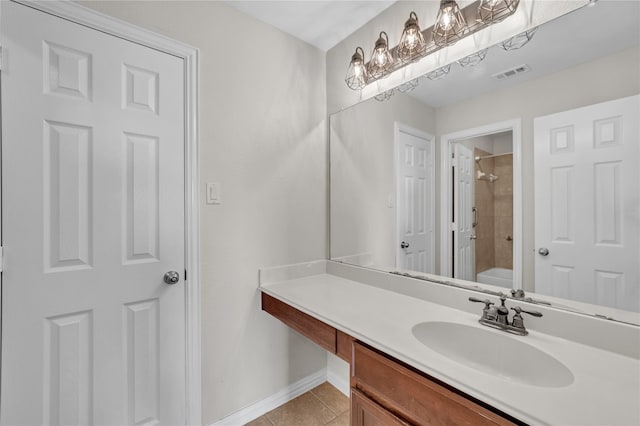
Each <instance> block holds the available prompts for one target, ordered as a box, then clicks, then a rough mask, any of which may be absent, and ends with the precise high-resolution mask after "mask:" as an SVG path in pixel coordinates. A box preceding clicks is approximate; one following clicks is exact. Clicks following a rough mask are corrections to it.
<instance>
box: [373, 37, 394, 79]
mask: <svg viewBox="0 0 640 426" xmlns="http://www.w3.org/2000/svg"><path fill="white" fill-rule="evenodd" d="M392 65H393V56H391V52H389V37H388V36H387V33H385V32H384V31H382V32H380V37H378V40H377V41H376V44H375V47H374V48H373V52H371V62H369V66H368V69H367V72H368V73H369V77H371V78H372V79H378V78H381V77H386V76H387V75H388V74H389V72H391V67H392Z"/></svg>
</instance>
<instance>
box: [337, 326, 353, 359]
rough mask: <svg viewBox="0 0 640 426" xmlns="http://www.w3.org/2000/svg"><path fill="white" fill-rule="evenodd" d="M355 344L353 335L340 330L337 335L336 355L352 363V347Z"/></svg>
mask: <svg viewBox="0 0 640 426" xmlns="http://www.w3.org/2000/svg"><path fill="white" fill-rule="evenodd" d="M352 346H353V337H351V336H349V335H348V334H346V333H343V332H342V331H340V330H338V334H337V336H336V355H338V356H339V357H340V358H342V359H343V360H345V361H347V362H348V363H349V364H351V352H352V349H351V347H352Z"/></svg>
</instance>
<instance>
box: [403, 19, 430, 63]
mask: <svg viewBox="0 0 640 426" xmlns="http://www.w3.org/2000/svg"><path fill="white" fill-rule="evenodd" d="M426 48H427V43H425V41H424V36H423V35H422V31H421V30H420V25H418V15H416V13H415V12H411V13H410V14H409V19H407V22H405V24H404V30H403V31H402V37H400V43H399V44H398V48H397V49H398V50H397V54H398V59H400V60H401V61H402V62H411V61H414V60H416V59H418V57H420V55H421V54H422V53H424V51H425V50H426Z"/></svg>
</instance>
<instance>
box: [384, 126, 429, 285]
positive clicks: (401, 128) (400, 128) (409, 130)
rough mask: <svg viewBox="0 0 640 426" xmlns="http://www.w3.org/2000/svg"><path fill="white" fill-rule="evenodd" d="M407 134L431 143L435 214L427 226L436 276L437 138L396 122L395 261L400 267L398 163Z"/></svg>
mask: <svg viewBox="0 0 640 426" xmlns="http://www.w3.org/2000/svg"><path fill="white" fill-rule="evenodd" d="M401 132H402V133H407V134H409V135H412V136H415V137H418V138H420V139H425V140H427V141H429V143H430V146H431V149H430V150H429V155H430V156H431V161H432V162H433V164H432V165H431V173H430V174H429V186H430V188H431V197H430V199H429V200H428V201H429V205H430V206H433V207H434V209H433V212H432V214H431V221H430V222H429V223H428V224H427V225H428V226H429V227H430V228H431V230H432V234H431V244H430V246H429V248H430V250H431V258H430V259H429V263H430V264H431V266H432V269H433V270H432V271H431V272H430V273H432V274H435V273H436V271H435V267H436V257H435V256H436V235H435V234H436V232H434V231H435V226H436V209H435V205H436V159H435V137H434V136H433V135H432V134H430V133H427V132H425V131H422V130H419V129H416V128H415V127H411V126H409V125H407V124H404V123H401V122H399V121H394V122H393V144H394V163H393V174H394V180H395V189H396V196H395V222H396V223H395V231H396V232H395V240H394V242H393V243H394V244H395V245H396V248H395V250H394V253H395V259H396V267H397V265H398V257H399V256H400V250H401V249H400V246H399V245H398V243H399V241H400V238H399V236H400V232H401V230H400V220H399V218H398V211H399V209H398V206H399V203H398V200H399V198H400V191H401V190H402V188H401V182H400V176H399V170H398V163H399V161H400V133H401Z"/></svg>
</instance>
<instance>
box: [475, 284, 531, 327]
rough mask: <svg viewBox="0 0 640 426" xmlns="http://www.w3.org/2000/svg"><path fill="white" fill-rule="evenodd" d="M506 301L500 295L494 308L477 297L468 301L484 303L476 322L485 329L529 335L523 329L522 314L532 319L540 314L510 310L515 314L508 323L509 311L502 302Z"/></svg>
mask: <svg viewBox="0 0 640 426" xmlns="http://www.w3.org/2000/svg"><path fill="white" fill-rule="evenodd" d="M506 300H507V296H506V295H505V294H502V293H501V294H500V306H498V307H496V306H495V305H494V303H493V302H491V301H490V300H488V299H478V298H477V297H470V298H469V301H471V302H478V303H484V309H482V317H480V319H479V320H478V322H479V323H480V324H482V325H486V326H487V327H491V328H497V329H498V330H502V331H506V332H507V333H512V334H517V335H519V336H526V335H527V334H529V332H528V331H527V329H526V328H525V327H524V319H523V318H522V313H523V312H524V313H525V314H529V315H532V316H534V317H541V316H542V314H541V313H540V312H537V311H526V310H524V309H522V308H521V307H520V306H516V307H515V308H511V310H512V311H514V312H515V314H514V315H513V320H512V321H511V323H509V309H508V308H507V307H506V306H505V304H504V302H505V301H506Z"/></svg>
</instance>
